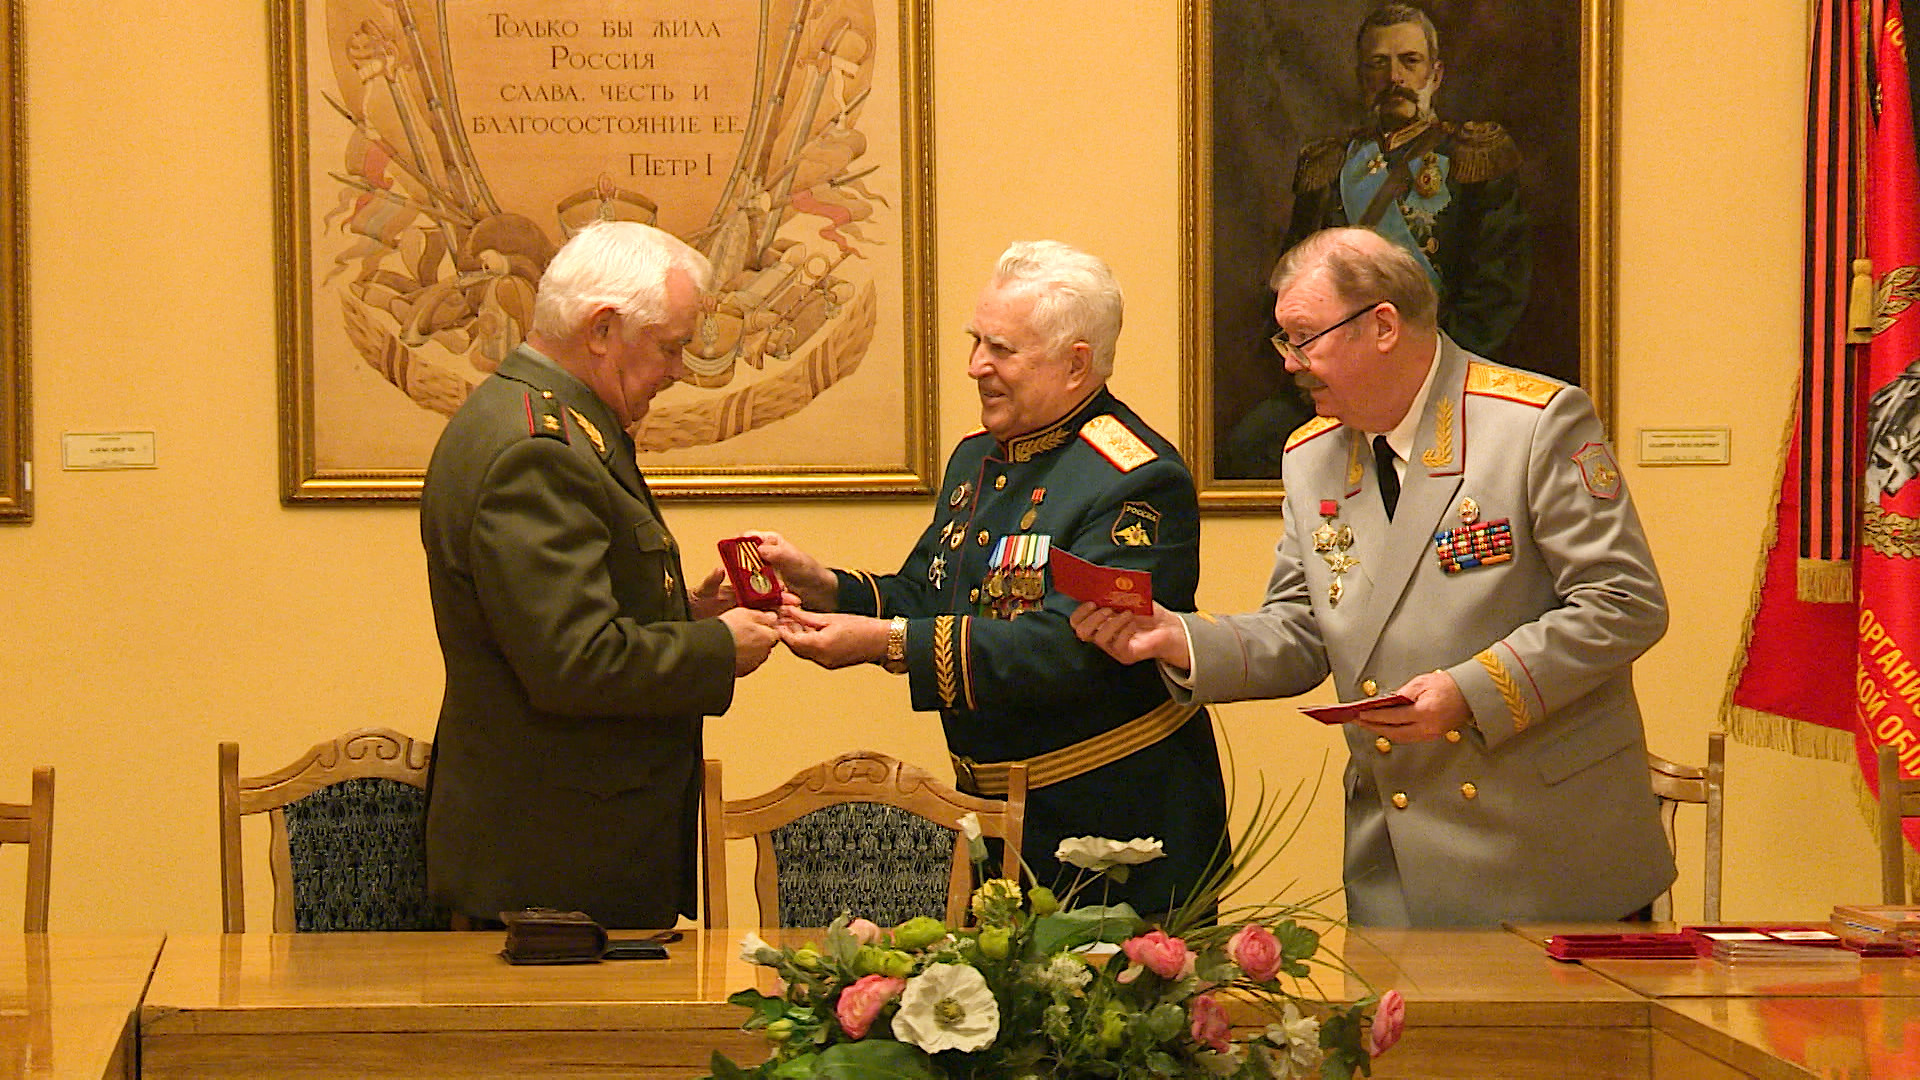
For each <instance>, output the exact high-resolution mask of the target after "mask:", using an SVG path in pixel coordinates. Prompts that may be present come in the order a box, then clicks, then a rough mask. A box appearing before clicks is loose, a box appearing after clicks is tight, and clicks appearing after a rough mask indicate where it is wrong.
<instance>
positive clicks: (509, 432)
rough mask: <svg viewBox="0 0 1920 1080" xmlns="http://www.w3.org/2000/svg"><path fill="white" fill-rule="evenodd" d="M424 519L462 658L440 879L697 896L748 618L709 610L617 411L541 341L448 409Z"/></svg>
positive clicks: (434, 785) (662, 911)
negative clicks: (709, 765)
mask: <svg viewBox="0 0 1920 1080" xmlns="http://www.w3.org/2000/svg"><path fill="white" fill-rule="evenodd" d="M420 535H421V539H422V541H423V543H424V544H425V546H426V556H427V580H428V584H429V586H430V587H431V590H432V597H433V615H434V624H435V626H436V628H437V629H438V632H439V637H440V649H441V652H442V653H443V654H444V656H445V658H446V669H447V686H446V696H445V698H444V700H443V703H442V705H441V709H440V724H439V730H438V731H437V732H436V733H435V735H434V755H433V772H432V778H431V781H430V784H429V789H428V804H427V874H428V880H429V886H430V888H431V889H432V891H433V894H434V896H435V898H436V899H437V900H439V901H441V902H443V903H446V904H449V905H450V906H452V908H453V909H454V910H455V911H459V912H463V913H465V914H468V915H475V916H482V917H487V918H492V917H495V916H497V914H498V913H499V912H501V911H507V910H513V909H518V908H523V907H529V906H541V907H554V908H560V909H562V910H579V911H584V912H586V913H587V914H589V915H591V916H593V917H594V918H595V919H596V920H598V921H599V922H600V923H602V924H603V925H607V926H617V927H664V926H671V925H673V923H674V921H675V916H676V915H680V914H685V915H689V916H690V915H693V914H694V912H695V902H694V901H695V893H696V877H695V866H696V862H695V853H696V851H697V850H698V844H697V841H696V835H697V825H698V807H699V791H700V759H701V743H700V733H701V723H702V717H703V716H706V715H711V714H716V713H721V712H724V711H726V708H727V706H728V704H729V703H730V702H731V700H732V697H733V656H734V651H733V638H732V635H731V634H729V633H728V631H727V628H726V627H725V626H724V625H723V624H722V623H720V622H719V621H718V620H716V619H704V620H700V621H698V622H695V621H691V620H690V619H689V615H688V608H687V591H686V583H685V578H684V577H683V575H682V573H681V569H680V557H679V552H678V550H677V548H676V546H675V544H674V540H673V536H672V534H670V533H668V532H667V527H666V524H665V523H664V522H663V521H662V520H661V518H660V512H659V508H658V507H657V506H655V504H654V501H653V496H652V494H651V493H650V492H649V491H648V490H647V485H646V482H645V481H644V480H643V479H642V478H641V476H640V470H639V468H638V467H637V466H636V465H635V464H634V459H633V446H632V443H631V442H630V441H629V440H628V439H627V436H626V433H625V432H624V431H622V429H621V427H620V424H619V422H618V421H617V420H616V419H615V418H614V416H613V413H612V412H611V410H609V409H608V408H607V407H606V405H604V404H603V403H602V402H601V401H600V399H599V398H598V397H597V396H595V395H594V393H593V392H592V391H591V390H589V389H588V388H587V387H586V386H585V385H584V384H582V383H581V382H580V381H579V380H577V379H575V378H574V377H573V376H571V375H569V374H567V373H566V372H564V371H562V370H561V369H560V368H559V366H558V365H556V364H554V363H552V362H551V361H549V360H547V359H546V358H544V357H542V356H541V355H540V354H539V353H537V352H534V351H533V350H532V349H530V348H528V347H527V346H524V345H523V346H521V347H520V348H519V349H517V350H516V351H515V352H514V353H513V354H512V355H510V356H508V357H507V359H506V361H505V362H504V363H502V364H501V365H500V369H499V371H498V372H497V373H496V374H495V375H493V376H492V377H491V378H489V379H487V380H486V381H485V382H483V383H481V384H480V385H479V386H477V387H475V388H474V390H473V393H472V394H471V395H470V396H469V397H468V398H467V401H466V404H465V405H463V406H462V407H461V409H460V411H459V413H458V414H456V415H455V416H454V418H453V419H452V420H451V421H450V422H449V423H448V424H447V429H446V432H445V433H444V434H443V435H442V436H441V438H440V443H439V445H438V446H437V447H436V448H435V449H434V452H433V459H432V462H431V463H430V464H429V465H428V467H427V479H426V486H425V490H424V491H423V492H422V495H421V501H420Z"/></svg>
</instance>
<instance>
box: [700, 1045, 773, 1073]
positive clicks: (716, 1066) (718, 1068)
mask: <svg viewBox="0 0 1920 1080" xmlns="http://www.w3.org/2000/svg"><path fill="white" fill-rule="evenodd" d="M707 1069H708V1070H709V1071H710V1072H711V1073H712V1077H711V1080H751V1078H752V1077H753V1076H754V1075H756V1074H757V1073H758V1072H759V1071H760V1070H758V1069H753V1070H748V1069H743V1068H741V1067H740V1066H738V1065H735V1064H734V1063H733V1061H732V1060H731V1059H729V1058H728V1057H727V1055H725V1054H723V1053H721V1052H720V1051H718V1050H715V1051H714V1052H713V1056H712V1057H710V1058H708V1059H707Z"/></svg>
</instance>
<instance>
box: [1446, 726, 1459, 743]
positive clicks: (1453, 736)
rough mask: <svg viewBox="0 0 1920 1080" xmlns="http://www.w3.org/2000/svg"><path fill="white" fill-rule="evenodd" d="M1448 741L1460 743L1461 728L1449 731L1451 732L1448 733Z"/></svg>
mask: <svg viewBox="0 0 1920 1080" xmlns="http://www.w3.org/2000/svg"><path fill="white" fill-rule="evenodd" d="M1447 741H1448V742H1459V741H1460V729H1459V728H1453V729H1451V730H1449V731H1448V732H1447Z"/></svg>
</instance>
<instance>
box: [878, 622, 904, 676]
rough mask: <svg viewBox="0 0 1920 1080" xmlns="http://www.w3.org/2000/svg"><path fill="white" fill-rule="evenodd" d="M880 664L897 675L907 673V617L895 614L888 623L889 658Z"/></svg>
mask: <svg viewBox="0 0 1920 1080" xmlns="http://www.w3.org/2000/svg"><path fill="white" fill-rule="evenodd" d="M880 666H881V667H883V668H885V669H887V670H888V671H891V672H893V673H894V674H895V675H905V674H906V673H907V617H906V616H905V615H895V616H894V617H893V621H892V622H890V623H888V624H887V658H886V659H885V660H882V661H880Z"/></svg>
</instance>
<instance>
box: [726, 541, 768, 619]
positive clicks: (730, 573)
mask: <svg viewBox="0 0 1920 1080" xmlns="http://www.w3.org/2000/svg"><path fill="white" fill-rule="evenodd" d="M720 564H721V565H722V566H725V567H726V568H727V580H729V581H731V582H733V595H734V597H735V598H736V599H737V600H739V602H740V606H741V607H744V608H753V609H755V610H756V611H777V610H779V608H780V593H781V589H782V586H781V584H780V574H779V573H778V572H777V571H776V570H774V568H773V567H771V566H768V565H767V564H765V563H763V562H761V561H760V541H758V540H755V539H754V538H753V537H751V536H736V537H734V538H732V539H730V540H722V541H720Z"/></svg>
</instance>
